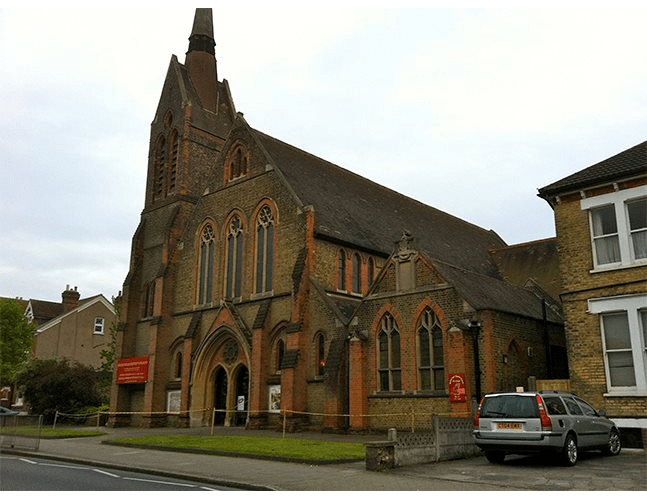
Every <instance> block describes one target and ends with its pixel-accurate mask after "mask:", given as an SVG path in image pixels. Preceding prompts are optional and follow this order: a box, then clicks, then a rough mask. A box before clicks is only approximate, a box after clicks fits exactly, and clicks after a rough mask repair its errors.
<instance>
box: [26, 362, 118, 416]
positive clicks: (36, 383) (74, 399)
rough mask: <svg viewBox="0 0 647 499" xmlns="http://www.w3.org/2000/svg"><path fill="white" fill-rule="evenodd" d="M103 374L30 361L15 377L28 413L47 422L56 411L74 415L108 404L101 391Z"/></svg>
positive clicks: (57, 364) (66, 363)
mask: <svg viewBox="0 0 647 499" xmlns="http://www.w3.org/2000/svg"><path fill="white" fill-rule="evenodd" d="M102 376H104V374H103V373H100V372H97V371H95V370H94V369H92V368H91V367H88V366H84V365H81V364H79V363H78V362H77V363H74V364H71V363H70V362H69V361H68V360H33V361H31V362H30V363H29V364H28V366H27V368H26V369H24V370H23V371H22V372H21V373H20V374H19V375H18V378H17V384H18V386H19V387H20V388H21V390H22V393H23V394H24V396H25V399H26V400H27V403H28V405H29V413H30V414H42V415H43V417H44V420H45V422H46V423H50V422H52V421H53V420H54V415H55V414H56V411H58V412H61V413H66V414H74V413H76V412H77V411H79V410H81V409H83V408H85V407H90V406H94V407H97V406H100V405H102V404H105V403H107V402H108V399H107V396H106V394H105V392H102V390H101V389H100V385H101V383H100V381H101V378H102Z"/></svg>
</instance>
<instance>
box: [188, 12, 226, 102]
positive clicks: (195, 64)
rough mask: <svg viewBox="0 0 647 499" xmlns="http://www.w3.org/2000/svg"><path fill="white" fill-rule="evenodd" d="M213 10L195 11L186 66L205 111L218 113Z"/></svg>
mask: <svg viewBox="0 0 647 499" xmlns="http://www.w3.org/2000/svg"><path fill="white" fill-rule="evenodd" d="M215 46H216V42H215V40H214V39H213V17H212V13H211V9H195V18H194V20H193V29H192V30H191V36H190V37H189V51H188V52H187V53H186V60H185V66H186V68H187V71H188V73H189V77H190V78H191V81H192V82H193V86H194V88H195V90H196V92H197V93H198V97H200V101H201V102H202V106H203V107H204V108H205V109H208V110H210V111H213V112H216V102H217V95H218V69H217V65H216V51H215Z"/></svg>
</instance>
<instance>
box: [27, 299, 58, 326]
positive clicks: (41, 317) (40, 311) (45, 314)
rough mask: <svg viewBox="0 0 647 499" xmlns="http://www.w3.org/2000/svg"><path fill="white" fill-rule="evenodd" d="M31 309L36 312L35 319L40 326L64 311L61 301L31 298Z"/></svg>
mask: <svg viewBox="0 0 647 499" xmlns="http://www.w3.org/2000/svg"><path fill="white" fill-rule="evenodd" d="M30 301H31V310H32V312H33V314H34V320H35V321H36V323H37V324H38V325H39V326H40V325H43V324H45V323H46V322H49V321H50V320H52V319H54V318H55V317H58V316H59V315H61V314H62V313H63V304H62V303H61V302H54V301H44V300H33V299H32V300H30Z"/></svg>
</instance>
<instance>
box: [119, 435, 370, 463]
mask: <svg viewBox="0 0 647 499" xmlns="http://www.w3.org/2000/svg"><path fill="white" fill-rule="evenodd" d="M112 442H115V443H126V444H132V445H145V446H154V447H170V448H174V449H195V450H203V451H207V452H218V453H232V454H249V455H255V456H271V457H279V458H289V459H296V460H299V459H303V460H314V461H333V460H337V459H339V460H342V459H357V460H361V459H364V454H365V451H364V445H363V444H350V443H340V442H323V441H320V440H300V439H292V438H262V437H222V436H172V437H163V436H162V437H133V438H117V439H115V440H113V441H112Z"/></svg>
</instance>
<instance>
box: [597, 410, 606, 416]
mask: <svg viewBox="0 0 647 499" xmlns="http://www.w3.org/2000/svg"><path fill="white" fill-rule="evenodd" d="M598 416H600V417H601V418H606V417H607V411H605V410H604V409H600V410H599V411H598Z"/></svg>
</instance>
